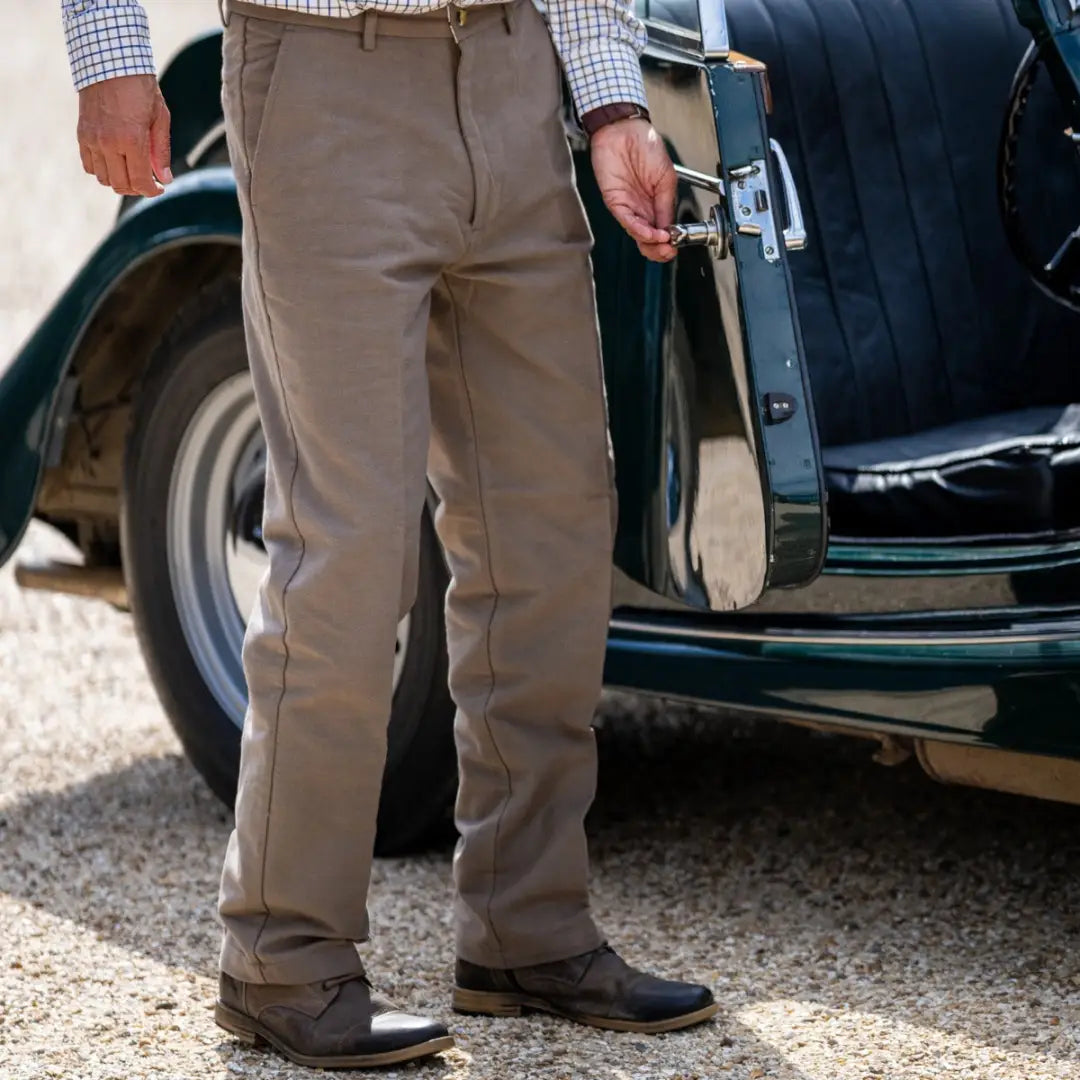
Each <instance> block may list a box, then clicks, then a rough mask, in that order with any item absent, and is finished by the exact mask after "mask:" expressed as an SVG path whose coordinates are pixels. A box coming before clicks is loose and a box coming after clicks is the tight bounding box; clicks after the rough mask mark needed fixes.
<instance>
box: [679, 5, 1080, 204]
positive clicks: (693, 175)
mask: <svg viewBox="0 0 1080 1080" xmlns="http://www.w3.org/2000/svg"><path fill="white" fill-rule="evenodd" d="M1077 2H1078V3H1080V0H1077ZM675 175H676V176H677V177H678V178H679V179H680V180H685V181H686V183H688V184H692V185H693V186H694V187H699V188H704V190H705V191H713V192H715V193H716V194H717V195H723V194H724V181H723V180H721V179H720V177H719V176H710V175H709V174H708V173H703V172H698V171H697V170H696V169H688V168H687V167H686V166H685V165H676V166H675Z"/></svg>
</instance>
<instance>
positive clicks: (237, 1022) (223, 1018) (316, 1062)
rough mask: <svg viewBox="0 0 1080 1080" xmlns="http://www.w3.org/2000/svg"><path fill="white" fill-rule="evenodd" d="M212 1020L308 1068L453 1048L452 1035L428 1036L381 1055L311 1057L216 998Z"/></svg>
mask: <svg viewBox="0 0 1080 1080" xmlns="http://www.w3.org/2000/svg"><path fill="white" fill-rule="evenodd" d="M214 1020H215V1021H216V1023H217V1025H218V1027H220V1028H224V1029H225V1030H226V1031H227V1032H228V1033H229V1034H230V1035H232V1036H233V1037H234V1038H237V1039H239V1040H240V1041H241V1042H245V1043H247V1044H248V1045H249V1046H259V1045H260V1044H265V1045H267V1046H272V1047H273V1048H274V1049H275V1050H277V1051H278V1053H280V1054H284V1055H285V1057H287V1058H288V1059H289V1060H290V1061H292V1062H295V1063H296V1064H297V1065H305V1066H307V1067H308V1068H310V1069H367V1068H372V1067H374V1066H378V1065H397V1064H400V1063H401V1062H403V1061H414V1060H415V1059H416V1058H422V1057H430V1056H431V1055H432V1054H440V1053H442V1052H443V1051H444V1050H453V1049H454V1039H453V1036H451V1035H447V1036H444V1037H443V1038H440V1039H429V1040H428V1041H427V1042H422V1043H416V1044H415V1045H414V1046H404V1047H402V1048H401V1049H400V1050H384V1051H383V1052H382V1053H381V1054H344V1055H340V1056H337V1057H329V1056H328V1057H312V1056H311V1055H310V1054H299V1053H297V1052H296V1051H295V1050H293V1049H292V1047H290V1046H287V1045H286V1044H285V1043H283V1042H282V1041H281V1039H279V1038H278V1037H277V1036H276V1035H275V1034H274V1033H273V1032H272V1031H269V1030H268V1029H267V1028H265V1027H264V1026H263V1025H262V1024H260V1023H259V1022H258V1021H257V1020H254V1019H252V1018H251V1017H250V1016H248V1015H246V1014H245V1013H242V1012H237V1011H236V1010H235V1009H230V1008H229V1007H228V1005H222V1003H221V1002H220V1001H219V1002H218V1003H217V1005H216V1006H215V1007H214Z"/></svg>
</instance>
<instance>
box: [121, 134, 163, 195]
mask: <svg viewBox="0 0 1080 1080" xmlns="http://www.w3.org/2000/svg"><path fill="white" fill-rule="evenodd" d="M150 155H151V152H150V140H149V139H147V140H146V141H145V142H144V143H143V144H142V145H141V146H139V147H138V148H137V149H135V150H134V151H132V152H131V153H129V154H128V155H127V173H128V180H129V181H130V183H131V189H132V191H133V192H134V193H135V194H136V195H145V196H147V197H148V198H153V197H154V196H155V195H160V194H161V192H162V191H163V190H164V189H163V188H162V187H161V185H160V184H159V183H158V182H157V181H156V180H155V179H154V168H153V165H152V164H151V160H150Z"/></svg>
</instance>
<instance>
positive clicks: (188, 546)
mask: <svg viewBox="0 0 1080 1080" xmlns="http://www.w3.org/2000/svg"><path fill="white" fill-rule="evenodd" d="M264 455H265V444H264V441H263V436H262V431H261V428H260V425H259V419H258V413H257V410H256V407H255V397H254V392H253V389H252V383H251V377H250V374H249V372H248V369H247V357H246V350H245V346H244V329H243V320H242V315H241V306H240V287H239V282H237V281H236V280H235V279H227V280H220V281H218V282H215V283H214V284H212V285H210V286H208V287H207V288H206V289H205V290H203V291H202V292H201V293H200V294H198V295H197V296H196V297H195V299H194V300H193V301H192V302H191V303H190V304H189V305H188V306H186V307H185V308H184V309H183V310H182V311H181V312H180V313H179V314H178V315H177V317H176V319H175V320H174V322H173V324H172V326H171V328H170V329H169V331H168V332H167V334H166V335H165V337H164V339H163V341H162V343H161V345H160V346H159V348H158V349H157V352H156V353H155V355H154V357H153V359H152V360H151V363H150V366H149V368H148V370H147V373H146V376H145V378H144V381H143V384H142V386H141V389H140V391H139V394H138V396H137V398H136V400H135V402H134V406H133V417H132V425H131V431H130V435H129V441H128V446H127V453H126V461H125V474H124V490H123V499H122V512H121V543H122V546H123V560H124V574H125V577H126V580H127V587H128V594H129V603H130V606H131V609H132V613H133V615H134V618H135V626H136V629H137V632H138V637H139V641H140V644H141V646H142V650H143V654H144V656H145V659H146V663H147V666H148V667H149V670H150V674H151V677H152V678H153V681H154V684H155V686H156V688H157V691H158V694H159V696H160V697H161V700H162V702H163V704H164V706H165V709H166V711H167V713H168V715H169V719H170V720H171V722H172V725H173V727H174V728H175V729H176V733H177V735H178V736H179V737H180V741H181V743H182V744H183V746H184V749H185V751H186V752H187V754H188V756H189V757H190V759H191V761H192V762H193V763H194V765H195V767H196V768H197V769H198V770H199V772H200V773H202V775H203V776H204V777H205V779H206V781H207V783H208V784H209V785H210V787H211V788H212V789H213V790H214V791H215V792H216V793H217V794H218V795H219V796H220V797H221V798H222V799H223V800H224V801H225V802H226V803H228V804H229V805H230V806H231V805H232V803H233V800H234V798H235V795H236V780H237V772H238V768H239V761H240V733H241V727H242V724H243V718H244V710H245V708H246V704H247V694H246V689H245V682H244V674H243V668H242V665H241V646H242V643H243V636H244V629H245V620H246V618H247V615H248V613H249V612H250V611H251V610H252V605H253V603H254V599H255V593H256V590H257V588H258V584H259V581H260V579H261V577H262V575H263V572H264V570H265V567H266V553H265V549H264V548H263V545H262V539H261V527H262V501H263V473H264ZM446 584H447V574H446V569H445V564H444V562H443V558H442V553H441V551H440V548H439V546H438V541H437V540H436V537H435V532H434V528H433V525H432V521H431V515H430V512H429V511H425V514H424V522H423V528H422V537H421V551H420V584H419V590H418V594H417V600H416V604H415V606H414V607H413V610H412V612H411V614H410V615H408V616H407V617H406V618H405V619H403V620H402V622H401V624H400V625H399V627H398V639H397V655H396V658H395V664H394V701H393V709H392V714H391V717H390V725H389V730H388V747H387V762H386V771H385V774H384V778H383V791H382V800H381V803H380V807H379V820H378V839H377V843H376V850H377V852H378V853H379V854H384V855H385V854H392V853H400V852H403V851H406V850H409V849H412V848H415V847H416V846H417V845H419V844H421V843H423V842H424V841H426V840H428V839H429V838H430V837H431V835H432V833H433V830H436V829H440V828H441V827H443V826H444V824H445V823H446V822H447V821H448V816H449V815H448V808H449V806H450V804H451V802H452V799H453V793H454V790H455V787H456V782H457V771H456V762H455V755H454V747H453V705H452V702H451V699H450V695H449V690H448V689H447V659H446V625H445V619H444V614H443V596H444V593H445V591H446Z"/></svg>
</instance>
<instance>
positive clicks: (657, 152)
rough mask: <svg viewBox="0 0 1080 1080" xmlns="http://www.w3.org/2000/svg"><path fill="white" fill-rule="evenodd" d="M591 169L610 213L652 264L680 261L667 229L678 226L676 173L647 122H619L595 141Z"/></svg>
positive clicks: (634, 120)
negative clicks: (676, 214)
mask: <svg viewBox="0 0 1080 1080" xmlns="http://www.w3.org/2000/svg"><path fill="white" fill-rule="evenodd" d="M591 143H592V165H593V172H594V173H595V174H596V181H597V183H598V184H599V185H600V191H601V192H602V193H603V196H604V202H605V203H606V204H607V208H608V209H609V210H610V211H611V212H612V214H614V215H615V218H616V220H617V221H618V222H619V224H620V225H622V227H623V228H624V229H625V230H626V231H627V232H628V233H629V234H630V235H631V236H632V237H633V239H634V240H636V241H637V246H638V250H640V252H641V254H642V255H644V256H645V258H647V259H652V260H654V261H655V262H667V261H668V260H670V259H673V258H675V249H674V248H673V247H672V246H671V242H670V239H669V237H668V232H667V229H668V226H669V225H671V224H672V223H673V222H674V220H675V188H676V177H675V168H674V166H673V165H672V164H671V159H670V158H669V157H668V153H667V150H666V149H665V148H664V143H663V141H662V140H661V138H660V136H659V135H658V134H657V132H656V129H655V128H654V127H653V126H652V124H650V123H649V122H648V121H647V120H639V119H633V120H616V121H615V123H613V124H607V125H605V126H604V127H602V128H600V130H599V131H597V132H596V133H595V134H594V135H593V137H592V140H591Z"/></svg>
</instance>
